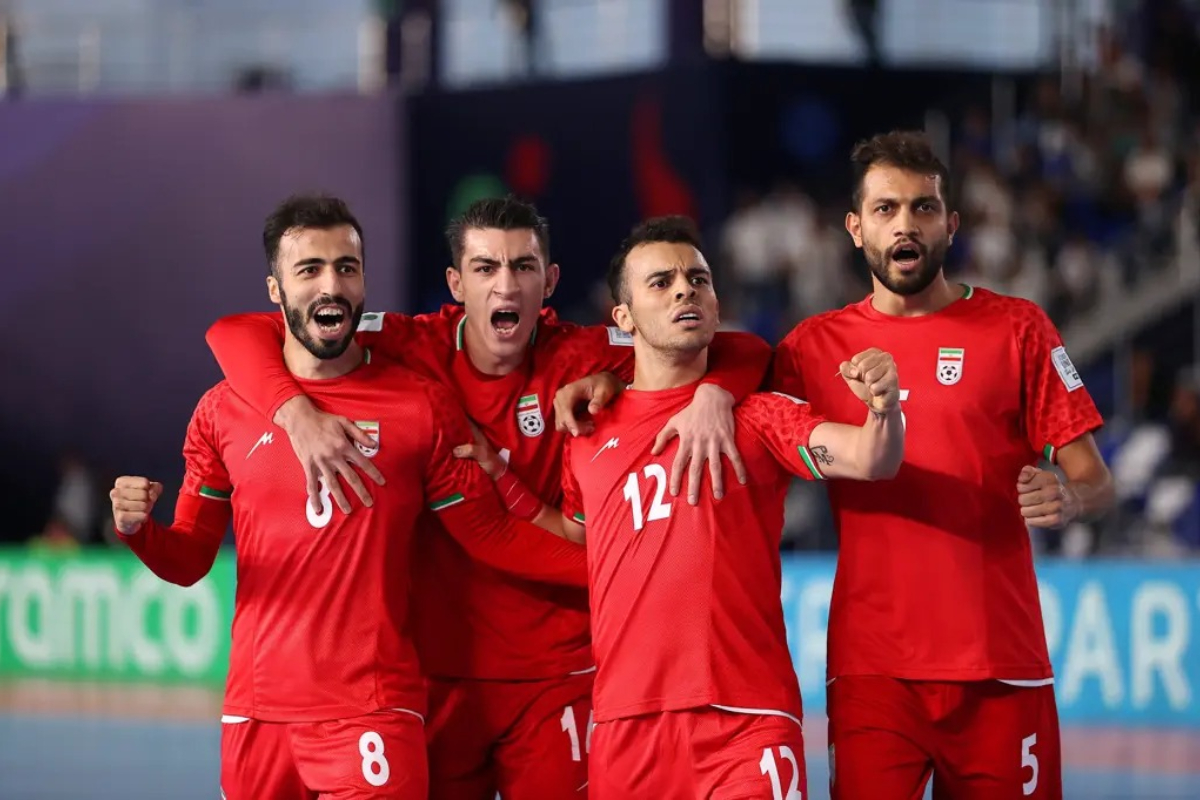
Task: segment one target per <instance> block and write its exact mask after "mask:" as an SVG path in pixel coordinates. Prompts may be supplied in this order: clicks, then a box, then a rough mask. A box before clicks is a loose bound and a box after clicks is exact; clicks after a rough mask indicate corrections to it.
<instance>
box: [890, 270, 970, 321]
mask: <svg viewBox="0 0 1200 800" xmlns="http://www.w3.org/2000/svg"><path fill="white" fill-rule="evenodd" d="M871 280H872V282H873V283H874V284H875V293H874V294H873V295H872V296H871V305H872V306H874V308H875V310H876V311H878V312H879V313H881V314H887V315H888V316H889V317H922V316H925V315H926V314H934V313H936V312H938V311H941V310H942V309H943V308H945V307H946V306H948V305H950V304H951V303H953V302H954V301H956V300H959V299H961V298H962V296H963V293H962V287H961V286H959V285H958V284H957V283H953V284H952V283H950V282H949V281H947V280H946V274H945V273H944V272H939V273H938V275H937V277H936V278H934V279H933V283H931V284H929V285H928V286H926V287H925V290H924V291H922V292H920V293H919V294H913V295H902V294H896V293H895V292H893V291H890V290H889V289H888V288H887V287H886V286H884V285H883V284H882V283H880V282H879V279H878V278H874V277H872V279H871Z"/></svg>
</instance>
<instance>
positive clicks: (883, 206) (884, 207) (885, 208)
mask: <svg viewBox="0 0 1200 800" xmlns="http://www.w3.org/2000/svg"><path fill="white" fill-rule="evenodd" d="M891 210H892V207H891V206H889V205H888V204H887V203H880V204H879V205H877V206H875V213H876V214H886V213H888V212H889V211H891Z"/></svg>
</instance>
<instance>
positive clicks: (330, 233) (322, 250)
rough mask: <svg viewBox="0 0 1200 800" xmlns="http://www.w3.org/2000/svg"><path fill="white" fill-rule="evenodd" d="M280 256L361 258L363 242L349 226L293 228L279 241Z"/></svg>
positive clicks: (293, 257)
mask: <svg viewBox="0 0 1200 800" xmlns="http://www.w3.org/2000/svg"><path fill="white" fill-rule="evenodd" d="M279 250H280V255H281V256H283V257H284V258H285V259H287V258H292V259H295V258H304V257H305V256H304V254H305V253H313V254H318V253H319V254H321V255H328V254H329V253H331V252H334V253H335V255H334V256H333V257H334V258H339V257H341V256H344V255H352V256H355V257H356V258H357V257H361V255H362V241H361V240H360V239H359V238H358V231H356V230H354V228H352V227H351V226H349V225H338V226H336V227H333V228H291V229H289V230H288V231H286V232H285V233H284V234H283V237H282V238H281V239H280V240H279Z"/></svg>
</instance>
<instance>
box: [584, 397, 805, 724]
mask: <svg viewBox="0 0 1200 800" xmlns="http://www.w3.org/2000/svg"><path fill="white" fill-rule="evenodd" d="M694 390H695V386H694V385H690V386H684V387H681V388H679V389H672V390H669V391H664V392H636V391H626V392H625V393H624V394H623V395H622V396H621V398H620V399H619V400H618V401H617V402H616V404H615V405H614V407H613V408H612V409H611V410H610V411H609V412H608V413H607V414H605V415H604V416H603V417H601V419H600V420H599V423H598V425H597V429H596V431H595V433H593V434H592V435H590V436H581V437H579V438H577V439H573V440H571V441H570V443H569V445H568V448H567V466H566V469H565V470H564V474H563V490H564V505H563V512H564V513H565V514H567V515H568V516H571V517H574V518H575V519H576V520H580V519H581V518H582V519H585V520H586V522H585V524H586V526H587V540H588V568H589V573H590V575H589V583H590V588H591V603H592V637H593V642H594V644H593V650H594V652H595V655H596V663H597V668H598V671H597V674H596V688H595V691H594V695H593V702H594V704H595V709H596V720H597V721H598V722H605V721H608V720H612V719H617V718H621V717H629V716H634V715H638V714H645V713H652V712H661V711H673V710H680V709H686V708H695V707H699V706H705V705H710V704H720V705H727V706H733V707H738V708H760V709H775V710H780V711H785V712H787V713H789V714H792V715H794V716H796V717H799V716H800V714H801V709H800V690H799V686H798V684H797V681H796V674H795V672H794V670H793V668H792V661H791V656H790V654H789V653H788V648H787V636H786V632H785V630H784V624H783V612H782V608H781V605H780V601H779V597H780V559H779V538H780V533H781V531H782V529H783V502H784V495H785V493H786V491H787V487H788V485H789V483H790V479H791V474H790V473H795V474H798V475H802V476H804V477H810V476H811V474H810V473H809V471H808V469H807V467H806V466H805V464H804V462H803V460H802V458H801V457H800V455H799V448H800V447H801V446H804V447H807V445H808V439H809V436H810V435H811V433H812V430H813V428H815V427H816V426H817V425H818V424H819V423H820V422H822V420H821V419H820V418H818V417H817V416H816V415H814V414H813V413H812V410H811V408H810V407H809V406H807V405H804V404H798V403H796V402H795V401H793V400H792V399H789V398H785V397H781V396H778V395H752V396H751V397H750V398H748V399H747V400H746V401H745V402H744V403H742V404H741V405H739V406H738V408H737V411H736V412H735V424H736V430H737V433H736V437H737V445H738V449H739V451H740V452H741V454H742V459H743V460H744V462H745V465H746V469H747V471H748V473H749V480H748V482H747V484H746V485H745V486H742V485H740V484H739V483H738V481H737V479H736V478H735V477H734V475H733V472H732V469H731V468H730V467H729V465H728V463H725V485H726V487H731V488H727V494H726V496H725V497H724V499H722V500H720V501H714V500H713V499H712V497H711V495H710V494H709V493H708V491H707V489H706V490H705V491H702V492H701V493H700V502H699V504H698V505H696V506H692V505H690V504H689V503H688V502H687V499H686V497H683V498H675V499H673V498H671V496H670V493H669V490H668V488H667V485H666V484H667V475H668V472H669V470H670V467H671V461H672V459H673V458H674V452H673V450H674V447H675V445H674V444H672V446H671V447H669V448H667V450H666V451H665V452H663V453H662V454H661V455H659V456H657V457H653V456H651V455H650V449H651V447H652V446H653V443H654V439H655V437H656V436H657V435H658V432H659V430H660V429H661V428H662V426H663V423H665V422H666V420H667V419H669V418H670V417H671V416H672V415H673V414H675V413H677V412H678V411H679V410H680V409H682V408H683V407H684V406H686V405H687V403H688V402H689V401H690V400H691V397H692V393H693V392H694ZM631 498H633V499H631Z"/></svg>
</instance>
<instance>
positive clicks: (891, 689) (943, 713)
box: [827, 676, 1062, 800]
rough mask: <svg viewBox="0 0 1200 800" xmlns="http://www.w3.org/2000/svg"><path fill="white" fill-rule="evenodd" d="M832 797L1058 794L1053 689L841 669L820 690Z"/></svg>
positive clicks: (1058, 799)
mask: <svg viewBox="0 0 1200 800" xmlns="http://www.w3.org/2000/svg"><path fill="white" fill-rule="evenodd" d="M827 695H828V706H829V709H828V710H829V775H830V782H831V783H830V793H831V794H832V796H833V800H861V799H862V798H870V800H920V798H921V797H922V796H923V795H924V791H925V785H926V784H927V783H928V782H929V777H930V774H932V775H933V796H934V798H936V800H947V798H953V799H954V800H957V799H958V798H969V800H993V799H994V800H1001V798H1003V800H1011V798H1018V800H1021V799H1022V798H1026V797H1030V798H1034V800H1062V752H1061V749H1060V744H1059V738H1058V708H1057V706H1056V705H1055V702H1054V687H1053V686H1038V687H1030V688H1021V687H1017V686H1009V685H1008V684H1004V683H1000V682H999V681H975V682H959V683H955V682H942V681H903V680H897V679H895V678H886V677H877V676H849V677H841V678H838V679H837V680H835V681H833V683H831V684H830V685H829V688H828V690H827Z"/></svg>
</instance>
